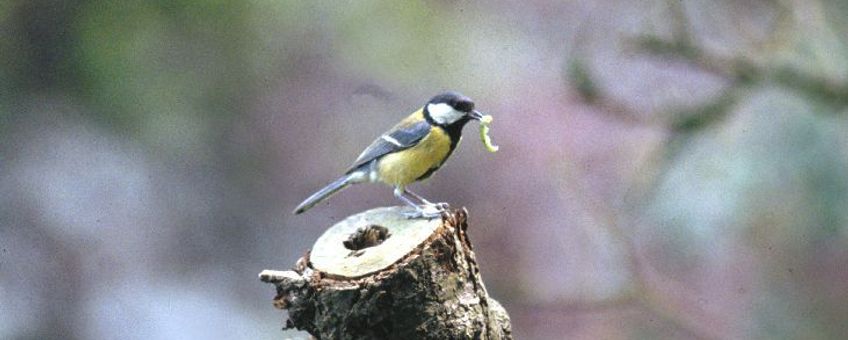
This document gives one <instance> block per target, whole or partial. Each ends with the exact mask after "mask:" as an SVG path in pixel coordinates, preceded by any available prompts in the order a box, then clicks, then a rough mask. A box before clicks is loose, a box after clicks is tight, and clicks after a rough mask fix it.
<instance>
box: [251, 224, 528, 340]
mask: <svg viewBox="0 0 848 340" xmlns="http://www.w3.org/2000/svg"><path fill="white" fill-rule="evenodd" d="M403 211H404V210H403V209H402V208H397V207H393V208H379V209H374V210H370V211H366V212H364V213H361V214H359V215H355V216H352V217H350V218H348V219H346V220H345V221H342V222H340V223H339V224H337V225H335V226H333V227H332V228H330V229H329V230H328V231H327V232H326V234H325V236H326V235H327V234H332V233H338V231H339V230H343V231H344V232H346V233H347V237H348V239H347V240H346V241H345V242H342V243H344V244H339V245H334V244H330V243H328V242H321V240H320V239H319V242H317V243H316V246H317V245H321V246H322V247H344V248H343V249H345V250H344V251H339V249H329V250H328V249H313V251H312V253H313V254H314V253H317V252H322V253H323V254H329V253H333V252H336V253H342V254H343V255H340V256H342V257H344V258H346V259H349V260H350V261H355V262H356V261H358V263H363V261H362V260H358V258H360V257H362V256H366V255H368V254H364V253H363V251H365V252H373V253H377V255H370V256H374V257H380V256H379V253H381V252H382V251H383V249H385V250H386V251H392V252H396V251H397V249H396V248H397V247H398V245H399V244H409V243H410V242H409V241H406V242H400V240H401V239H403V238H408V237H413V238H414V237H417V236H415V233H410V232H409V231H408V229H407V231H404V230H405V229H404V227H408V226H406V224H410V223H419V227H421V222H422V221H421V220H406V219H403V218H400V216H402V215H401V213H402V212H403ZM466 218H467V212H466V211H465V210H455V211H453V212H450V213H446V214H445V216H443V218H442V220H441V221H439V220H434V221H431V222H427V224H426V225H424V226H423V227H424V228H427V227H432V232H431V234H430V235H429V237H426V238H424V240H423V241H422V242H415V244H413V245H411V246H409V249H407V250H408V251H407V252H405V253H404V254H405V255H403V256H402V257H401V258H399V259H397V260H395V261H391V263H384V264H382V265H383V266H384V267H383V268H378V269H376V270H374V268H373V266H375V264H374V262H373V261H364V262H367V263H368V266H372V267H369V268H368V269H363V270H362V272H367V273H366V274H364V275H358V276H354V277H348V276H344V275H339V274H334V273H332V271H333V270H336V269H334V268H342V267H344V268H345V269H343V270H348V271H349V270H351V267H358V265H357V264H354V265H347V266H345V265H344V262H345V261H344V260H340V261H339V263H338V264H337V265H339V266H338V267H336V266H335V265H332V266H330V267H332V268H330V269H327V270H328V271H331V272H329V273H328V272H325V271H324V270H322V269H319V268H315V267H314V266H313V265H312V263H311V262H310V255H309V254H308V253H307V254H306V255H305V256H304V257H303V258H301V259H300V260H299V261H298V262H297V264H296V266H295V268H294V270H292V271H271V270H266V271H263V272H262V273H260V279H262V280H263V281H265V282H269V283H273V284H274V285H275V286H276V288H277V296H276V297H275V298H274V305H275V306H276V307H278V308H281V309H286V310H288V316H289V319H288V320H287V322H286V328H297V329H301V330H305V331H307V332H309V333H310V334H312V335H313V336H315V337H316V338H319V339H511V338H512V336H511V326H510V321H509V316H508V315H507V313H506V310H504V309H503V307H501V305H500V304H499V303H498V302H497V301H495V300H494V299H492V298H490V297H489V296H488V294H487V292H486V288H485V286H484V285H483V280H482V279H481V276H480V270H479V268H478V266H477V261H476V259H475V256H474V251H473V249H472V246H471V242H470V241H469V240H468V236H467V234H466V229H467V228H468V225H467V223H466ZM387 220H388V221H390V222H391V223H390V224H388V225H380V224H377V223H375V222H377V221H382V222H385V221H387ZM379 227H382V228H379ZM351 231H353V232H351ZM334 237H338V236H334ZM322 238H324V236H322ZM393 238H394V240H393ZM325 241H326V239H325ZM363 247H364V248H363ZM352 248H353V249H352ZM356 248H359V249H356ZM354 271H356V269H354Z"/></svg>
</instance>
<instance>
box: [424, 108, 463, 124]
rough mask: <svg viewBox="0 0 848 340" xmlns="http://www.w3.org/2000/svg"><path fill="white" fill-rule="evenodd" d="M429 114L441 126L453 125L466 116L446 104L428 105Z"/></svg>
mask: <svg viewBox="0 0 848 340" xmlns="http://www.w3.org/2000/svg"><path fill="white" fill-rule="evenodd" d="M427 112H429V113H430V117H433V120H434V121H436V123H439V124H451V123H453V122H455V121H457V120H459V119H460V118H462V117H463V116H465V113H462V112H459V111H457V110H454V109H453V108H452V107H451V106H450V105H448V104H445V103H441V104H427Z"/></svg>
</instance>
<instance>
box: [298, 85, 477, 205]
mask: <svg viewBox="0 0 848 340" xmlns="http://www.w3.org/2000/svg"><path fill="white" fill-rule="evenodd" d="M482 118H483V114H482V113H480V112H479V111H476V110H474V101H472V100H471V98H468V97H466V96H463V95H461V94H459V93H456V92H445V93H441V94H439V95H437V96H435V97H433V98H432V99H430V101H428V102H427V104H425V105H424V107H422V108H420V109H418V110H417V111H415V112H413V113H412V114H411V115H409V116H408V117H406V118H405V119H403V120H401V121H400V123H398V124H397V125H395V126H394V127H392V128H391V130H389V131H387V132H386V133H384V134H383V135H381V136H380V137H378V138H377V139H376V140H374V142H373V143H371V145H369V146H368V147H367V148H366V149H365V151H363V152H362V154H360V155H359V157H358V158H357V159H356V161H354V162H353V165H351V166H350V168H348V170H347V172H345V174H344V176H342V177H340V178H339V179H337V180H336V181H334V182H333V183H330V184H329V185H327V186H326V187H324V188H323V189H321V190H319V191H318V192H316V193H314V194H312V196H309V198H307V199H306V200H304V201H303V203H300V205H298V206H297V208H295V210H294V213H295V214H300V213H302V212H304V211H306V210H307V209H309V208H312V207H313V206H315V205H316V204H318V203H320V202H321V201H323V200H325V199H327V198H329V197H330V196H331V195H333V194H335V193H337V192H339V191H340V190H342V189H344V188H346V187H347V186H348V185H351V184H356V183H364V182H371V183H373V182H383V183H385V184H388V185H391V186H394V188H395V189H394V195H395V197H397V198H398V199H400V200H401V201H403V202H404V203H406V204H408V205H410V206H412V207H413V208H414V209H415V210H414V211H413V212H411V213H408V214H407V217H409V218H421V217H423V218H434V217H437V216H439V215H440V214H441V211H442V210H444V209H445V208H446V207H447V204H445V203H438V204H433V203H431V202H430V201H428V200H426V199H424V198H423V197H421V196H420V195H418V194H416V193H413V192H412V191H409V190H408V189H406V186H407V185H409V184H411V183H413V182H416V181H420V180H423V179H426V178H428V177H430V175H432V174H433V173H434V172H435V171H436V170H438V169H439V167H441V166H442V164H444V163H445V161H446V160H447V159H448V157H450V155H451V153H453V150H454V149H455V148H456V146H457V145H458V144H459V141H460V139H462V128H463V126H465V124H466V123H468V122H469V121H470V120H472V119H475V120H481V119H482ZM407 194H408V195H409V196H411V197H412V198H415V199H417V200H418V201H419V202H420V203H421V204H416V203H415V202H413V200H412V199H410V197H407Z"/></svg>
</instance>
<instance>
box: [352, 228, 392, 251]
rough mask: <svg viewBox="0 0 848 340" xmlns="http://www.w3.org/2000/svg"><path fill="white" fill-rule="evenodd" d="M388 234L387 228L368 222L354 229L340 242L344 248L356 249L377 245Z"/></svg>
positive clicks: (388, 235) (387, 236)
mask: <svg viewBox="0 0 848 340" xmlns="http://www.w3.org/2000/svg"><path fill="white" fill-rule="evenodd" d="M390 236H392V235H391V234H390V233H389V229H388V228H386V227H383V226H379V225H376V224H369V225H367V226H364V227H361V228H359V229H356V232H354V233H353V234H350V236H349V237H348V238H347V240H345V241H344V242H342V243H343V244H344V246H345V248H347V249H350V250H354V251H356V250H362V249H365V248H370V247H373V246H378V245H380V244H381V243H383V241H385V240H386V239H387V238H389V237H390Z"/></svg>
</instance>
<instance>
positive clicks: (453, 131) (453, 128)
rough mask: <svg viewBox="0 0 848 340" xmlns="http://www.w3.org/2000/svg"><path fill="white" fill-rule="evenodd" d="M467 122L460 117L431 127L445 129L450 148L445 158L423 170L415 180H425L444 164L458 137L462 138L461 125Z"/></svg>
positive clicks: (456, 143) (457, 141) (457, 142)
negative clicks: (457, 119) (449, 123)
mask: <svg viewBox="0 0 848 340" xmlns="http://www.w3.org/2000/svg"><path fill="white" fill-rule="evenodd" d="M467 122H468V119H462V120H459V121H457V122H456V123H454V124H451V125H448V126H443V125H436V126H434V127H433V128H440V129H443V130H445V132H447V134H448V137H450V141H451V144H450V149H449V150H448V154H447V155H445V158H444V159H442V161H441V162H439V164H437V165H436V166H435V167H432V168H430V170H427V172H425V173H424V174H423V175H421V176H419V177H418V178H416V179H415V180H416V181H421V180H425V179H427V178H430V176H432V175H433V173H434V172H436V170H439V168H441V167H442V164H445V161H447V160H448V158H450V156H451V154H453V150H455V149H456V146H457V145H458V144H459V139H460V138H462V127H463V126H465V123H467Z"/></svg>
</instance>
